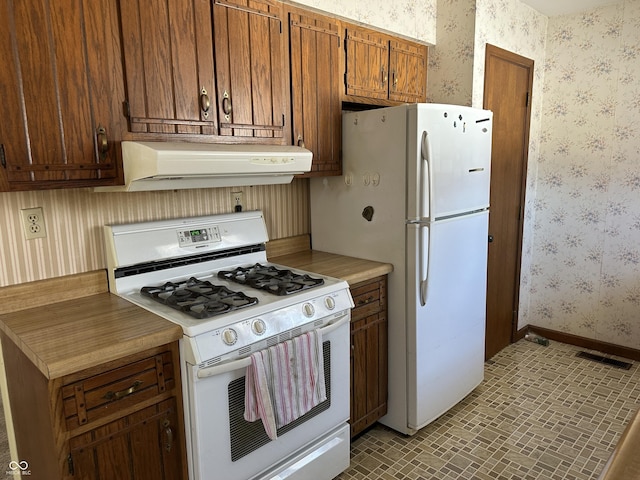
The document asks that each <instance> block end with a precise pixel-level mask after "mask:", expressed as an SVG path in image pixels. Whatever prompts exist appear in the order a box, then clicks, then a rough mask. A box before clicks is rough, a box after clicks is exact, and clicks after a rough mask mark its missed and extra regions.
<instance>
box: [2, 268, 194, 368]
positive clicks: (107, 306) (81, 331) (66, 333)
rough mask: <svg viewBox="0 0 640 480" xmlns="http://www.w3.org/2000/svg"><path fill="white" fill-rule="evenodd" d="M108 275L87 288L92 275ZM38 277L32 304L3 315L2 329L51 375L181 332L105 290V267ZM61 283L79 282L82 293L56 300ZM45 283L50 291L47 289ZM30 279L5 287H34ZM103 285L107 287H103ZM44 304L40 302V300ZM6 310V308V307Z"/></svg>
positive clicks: (9, 290)
mask: <svg viewBox="0 0 640 480" xmlns="http://www.w3.org/2000/svg"><path fill="white" fill-rule="evenodd" d="M100 275H101V276H103V277H104V282H102V281H98V282H97V283H96V285H98V286H96V288H93V289H91V291H87V288H86V285H87V283H88V282H87V279H89V280H90V279H91V278H94V277H95V278H99V277H100ZM62 278H64V279H65V281H61V280H59V279H53V280H52V281H51V282H49V281H46V280H44V281H39V282H33V284H34V285H31V288H33V289H35V290H34V292H35V294H34V295H32V296H31V303H30V304H31V305H34V304H36V305H34V306H33V307H32V308H28V309H23V310H16V309H13V310H14V311H11V312H10V313H3V314H2V315H0V330H2V331H3V333H4V334H6V335H7V337H8V338H9V339H10V340H12V341H13V342H14V343H15V344H16V345H17V346H18V347H19V348H20V349H21V350H22V351H23V352H24V354H25V355H26V356H27V357H28V358H29V359H30V360H31V361H32V362H33V364H34V365H36V367H38V369H39V370H40V371H41V372H42V374H43V375H44V376H45V377H46V378H48V379H54V378H58V377H62V376H64V375H68V374H71V373H75V372H79V371H80V370H84V369H85V368H89V367H93V366H96V365H100V364H102V363H105V362H108V361H111V360H116V359H118V358H122V357H125V356H127V355H132V354H134V353H138V352H141V351H143V350H146V349H148V348H153V347H157V346H160V345H164V344H167V343H171V342H173V341H175V340H178V339H180V338H181V337H182V328H181V327H180V326H179V325H176V324H174V323H171V322H169V321H167V320H165V319H163V318H161V317H158V316H157V315H154V314H152V313H150V312H148V311H146V310H144V309H142V308H140V307H137V306H136V305H133V304H132V303H131V302H128V301H127V300H124V299H122V298H120V297H118V296H116V295H112V294H110V293H109V292H108V291H106V272H105V271H99V272H91V273H87V274H80V275H72V276H69V277H62ZM56 284H58V285H66V289H65V291H66V292H68V291H69V290H73V287H72V286H73V285H77V286H78V291H77V293H78V298H73V299H68V300H67V299H65V300H63V301H56V300H58V299H59V298H60V297H56V295H55V292H56V291H57V289H58V286H56ZM43 287H46V289H45V290H46V293H45V294H43ZM29 289H30V286H29V284H22V285H19V286H15V287H3V288H2V289H0V290H2V291H1V292H0V301H2V300H3V299H4V298H5V297H6V296H7V295H8V296H12V297H13V296H15V295H16V294H17V293H20V294H22V293H24V294H25V296H26V295H27V293H28V292H29ZM100 290H103V291H100ZM42 302H50V303H45V304H43V305H38V303H42ZM3 311H5V312H6V311H7V310H6V309H4V308H3Z"/></svg>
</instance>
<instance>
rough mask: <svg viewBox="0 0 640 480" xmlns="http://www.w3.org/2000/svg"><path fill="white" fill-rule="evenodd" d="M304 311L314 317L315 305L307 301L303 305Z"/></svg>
mask: <svg viewBox="0 0 640 480" xmlns="http://www.w3.org/2000/svg"><path fill="white" fill-rule="evenodd" d="M302 312H303V313H304V314H305V315H306V316H307V317H313V314H314V313H316V311H315V309H314V308H313V305H311V304H310V303H305V304H304V305H303V306H302Z"/></svg>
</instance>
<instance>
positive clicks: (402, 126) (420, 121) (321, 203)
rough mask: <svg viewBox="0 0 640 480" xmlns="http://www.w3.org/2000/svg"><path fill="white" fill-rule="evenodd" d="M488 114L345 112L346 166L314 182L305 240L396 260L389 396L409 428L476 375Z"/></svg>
mask: <svg viewBox="0 0 640 480" xmlns="http://www.w3.org/2000/svg"><path fill="white" fill-rule="evenodd" d="M492 118H493V116H492V112H490V111H487V110H480V109H474V108H471V107H463V106H455V105H439V104H409V105H402V106H398V107H389V108H381V109H375V110H368V111H363V112H350V113H346V114H344V117H343V137H342V145H343V175H342V176H340V177H326V178H313V179H311V187H310V190H311V241H312V246H313V249H315V250H321V251H327V252H332V253H339V254H343V255H348V256H353V257H359V258H366V259H369V260H376V261H380V262H388V263H391V264H393V268H394V269H393V272H392V273H391V274H390V275H389V285H388V306H389V312H388V322H389V323H388V326H389V332H388V334H389V352H388V353H389V366H388V368H389V378H388V381H389V388H388V391H389V397H388V413H387V414H386V415H385V416H384V417H383V418H382V419H381V423H383V424H385V425H387V426H389V427H391V428H393V429H395V430H397V431H399V432H402V433H404V434H408V435H411V434H414V433H415V432H417V431H418V430H419V429H420V428H422V427H424V426H425V425H427V424H429V423H431V422H432V421H433V420H435V419H436V418H438V417H439V416H440V415H442V414H443V413H445V412H446V411H447V410H449V409H450V408H451V407H453V406H454V405H455V404H457V403H458V402H459V401H460V400H462V399H463V398H464V397H465V396H466V395H467V394H469V393H470V392H471V391H472V390H473V389H474V388H475V387H477V386H478V385H479V384H480V383H481V382H482V380H483V378H484V343H485V315H486V275H487V241H488V217H489V181H490V175H491V172H490V169H491V127H492Z"/></svg>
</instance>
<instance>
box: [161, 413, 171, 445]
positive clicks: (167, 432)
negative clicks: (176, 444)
mask: <svg viewBox="0 0 640 480" xmlns="http://www.w3.org/2000/svg"><path fill="white" fill-rule="evenodd" d="M162 427H163V428H164V434H165V435H166V437H167V441H166V442H165V444H164V449H165V450H166V451H167V452H170V451H171V449H172V448H173V430H171V422H169V420H164V421H163V422H162Z"/></svg>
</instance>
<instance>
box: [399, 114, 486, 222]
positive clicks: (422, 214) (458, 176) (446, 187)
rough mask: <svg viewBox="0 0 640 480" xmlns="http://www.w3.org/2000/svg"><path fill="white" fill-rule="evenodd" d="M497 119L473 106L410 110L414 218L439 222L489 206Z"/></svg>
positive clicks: (411, 211)
mask: <svg viewBox="0 0 640 480" xmlns="http://www.w3.org/2000/svg"><path fill="white" fill-rule="evenodd" d="M492 118H493V114H492V112H490V111H487V110H480V109H475V108H471V107H462V106H455V105H438V104H417V105H410V106H409V107H408V126H409V132H415V133H410V137H409V146H408V150H409V151H408V153H409V161H408V165H407V168H408V179H409V184H408V191H407V193H408V196H409V201H408V212H407V216H408V218H409V219H429V220H431V221H433V220H434V219H437V218H442V217H446V216H449V215H457V214H460V213H464V212H471V211H475V210H480V209H483V208H487V207H488V206H489V181H490V177H491V126H492ZM425 136H426V139H425ZM427 172H428V174H429V175H430V179H428V180H424V177H425V175H427ZM412 179H415V180H413V182H414V183H412ZM429 186H430V187H431V188H432V189H433V190H431V191H430V190H428V188H429ZM414 195H415V197H414ZM412 197H413V198H412ZM429 199H431V202H432V203H431V204H429ZM429 205H430V207H429Z"/></svg>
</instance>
